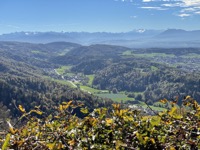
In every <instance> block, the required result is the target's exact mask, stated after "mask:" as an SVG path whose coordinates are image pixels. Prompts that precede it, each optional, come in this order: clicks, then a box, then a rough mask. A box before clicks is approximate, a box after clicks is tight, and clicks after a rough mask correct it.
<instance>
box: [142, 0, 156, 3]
mask: <svg viewBox="0 0 200 150" xmlns="http://www.w3.org/2000/svg"><path fill="white" fill-rule="evenodd" d="M152 1H154V0H143V2H144V3H147V2H152Z"/></svg>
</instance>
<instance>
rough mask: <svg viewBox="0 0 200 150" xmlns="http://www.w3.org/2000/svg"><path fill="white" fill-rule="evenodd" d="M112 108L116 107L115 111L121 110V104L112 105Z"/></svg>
mask: <svg viewBox="0 0 200 150" xmlns="http://www.w3.org/2000/svg"><path fill="white" fill-rule="evenodd" d="M112 106H113V107H114V109H119V108H120V104H112Z"/></svg>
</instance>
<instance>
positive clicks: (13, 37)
mask: <svg viewBox="0 0 200 150" xmlns="http://www.w3.org/2000/svg"><path fill="white" fill-rule="evenodd" d="M0 41H19V42H30V43H49V42H56V41H65V42H73V43H79V44H82V45H90V44H110V45H120V46H126V47H131V48H133V47H135V48H150V47H167V48H169V47H200V30H194V31H185V30H181V29H168V30H165V31H164V30H145V29H139V30H133V31H130V32H121V33H110V32H95V33H89V32H15V33H10V34H2V35H0Z"/></svg>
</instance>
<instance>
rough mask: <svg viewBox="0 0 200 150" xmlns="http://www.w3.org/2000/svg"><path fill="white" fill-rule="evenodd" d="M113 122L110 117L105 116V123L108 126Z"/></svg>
mask: <svg viewBox="0 0 200 150" xmlns="http://www.w3.org/2000/svg"><path fill="white" fill-rule="evenodd" d="M112 123H113V120H112V119H110V118H106V125H107V126H110V125H111V124H112Z"/></svg>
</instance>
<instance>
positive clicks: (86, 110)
mask: <svg viewBox="0 0 200 150" xmlns="http://www.w3.org/2000/svg"><path fill="white" fill-rule="evenodd" d="M81 112H82V113H84V114H88V113H89V111H88V109H87V108H81Z"/></svg>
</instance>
